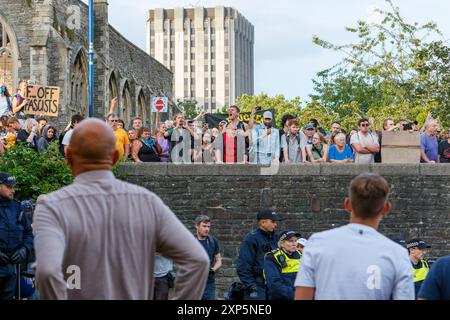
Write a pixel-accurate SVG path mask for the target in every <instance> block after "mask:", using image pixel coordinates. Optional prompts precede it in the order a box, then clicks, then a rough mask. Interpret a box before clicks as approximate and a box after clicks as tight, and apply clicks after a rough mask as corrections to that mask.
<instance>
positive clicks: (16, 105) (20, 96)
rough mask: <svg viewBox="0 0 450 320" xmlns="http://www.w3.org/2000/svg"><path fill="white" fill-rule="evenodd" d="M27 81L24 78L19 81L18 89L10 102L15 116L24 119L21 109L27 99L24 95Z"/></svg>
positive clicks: (26, 102)
mask: <svg viewBox="0 0 450 320" xmlns="http://www.w3.org/2000/svg"><path fill="white" fill-rule="evenodd" d="M27 85H28V82H27V81H26V80H23V81H20V82H19V90H18V91H17V94H16V95H15V96H14V98H13V103H12V112H13V113H14V114H16V117H17V118H20V119H24V118H25V114H24V113H23V109H24V108H25V106H26V105H28V103H29V100H28V99H27V98H26V97H25V95H26V92H27Z"/></svg>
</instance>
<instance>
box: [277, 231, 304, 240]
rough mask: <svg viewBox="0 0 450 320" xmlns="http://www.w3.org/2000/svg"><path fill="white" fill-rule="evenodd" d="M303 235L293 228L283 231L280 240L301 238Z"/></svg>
mask: <svg viewBox="0 0 450 320" xmlns="http://www.w3.org/2000/svg"><path fill="white" fill-rule="evenodd" d="M301 236H302V235H301V234H300V233H298V232H295V231H293V230H287V231H283V232H282V233H281V235H280V241H283V240H288V239H290V238H292V237H297V238H300V237H301Z"/></svg>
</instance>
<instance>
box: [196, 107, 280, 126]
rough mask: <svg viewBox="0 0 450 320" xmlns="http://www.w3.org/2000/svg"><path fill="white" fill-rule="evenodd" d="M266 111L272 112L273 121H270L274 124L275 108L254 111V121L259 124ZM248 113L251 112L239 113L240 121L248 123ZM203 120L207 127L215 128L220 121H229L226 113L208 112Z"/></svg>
mask: <svg viewBox="0 0 450 320" xmlns="http://www.w3.org/2000/svg"><path fill="white" fill-rule="evenodd" d="M266 111H270V112H272V116H273V119H274V120H273V121H272V125H273V126H275V110H274V109H268V110H260V111H256V114H255V123H257V124H260V123H263V120H264V119H263V114H264V112H266ZM250 114H251V112H242V113H240V114H239V121H240V122H245V123H248V122H249V121H250ZM205 120H206V122H207V123H208V126H209V128H217V127H219V123H220V122H221V121H226V122H230V120H229V119H228V115H227V114H217V113H208V114H206V115H205Z"/></svg>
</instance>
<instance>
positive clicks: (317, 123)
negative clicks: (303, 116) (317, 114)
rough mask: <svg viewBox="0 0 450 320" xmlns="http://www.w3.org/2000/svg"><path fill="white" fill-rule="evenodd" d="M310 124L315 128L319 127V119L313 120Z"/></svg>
mask: <svg viewBox="0 0 450 320" xmlns="http://www.w3.org/2000/svg"><path fill="white" fill-rule="evenodd" d="M309 122H310V123H311V124H312V125H313V126H314V128H317V127H318V126H319V121H318V120H317V119H314V118H312V119H311V120H309Z"/></svg>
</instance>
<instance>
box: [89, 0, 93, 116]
mask: <svg viewBox="0 0 450 320" xmlns="http://www.w3.org/2000/svg"><path fill="white" fill-rule="evenodd" d="M88 55H89V118H92V117H93V116H94V108H93V101H94V0H89V52H88Z"/></svg>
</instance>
